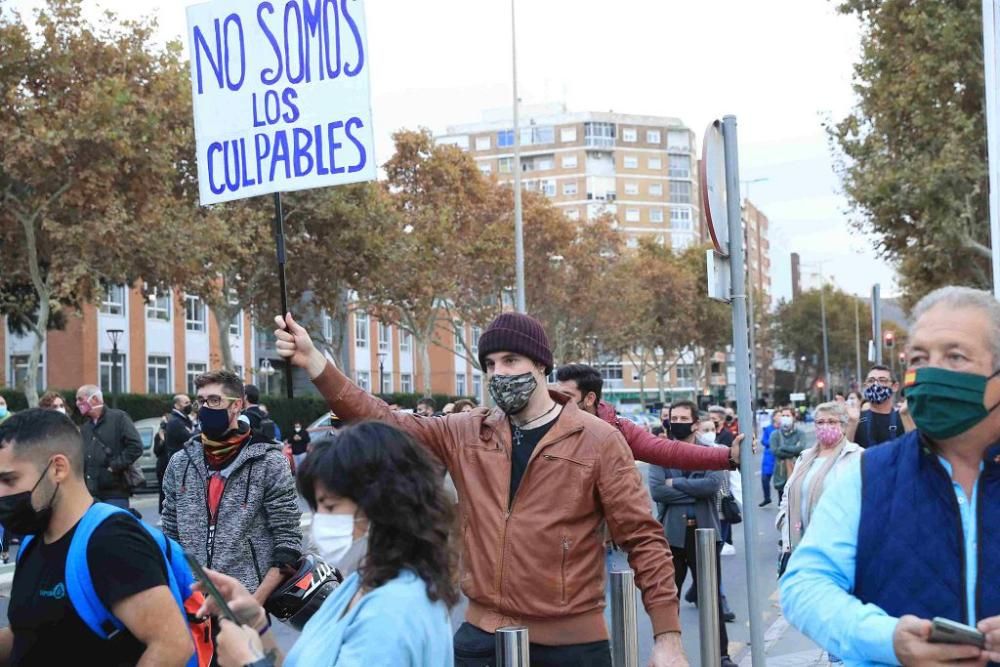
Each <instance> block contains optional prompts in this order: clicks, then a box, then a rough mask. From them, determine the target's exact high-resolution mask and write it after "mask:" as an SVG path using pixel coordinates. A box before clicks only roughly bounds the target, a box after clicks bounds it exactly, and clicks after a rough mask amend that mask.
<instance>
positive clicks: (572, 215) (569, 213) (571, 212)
mask: <svg viewBox="0 0 1000 667" xmlns="http://www.w3.org/2000/svg"><path fill="white" fill-rule="evenodd" d="M566 218H567V219H569V220H579V219H580V209H578V208H570V209H567V210H566Z"/></svg>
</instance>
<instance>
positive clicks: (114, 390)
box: [108, 329, 125, 408]
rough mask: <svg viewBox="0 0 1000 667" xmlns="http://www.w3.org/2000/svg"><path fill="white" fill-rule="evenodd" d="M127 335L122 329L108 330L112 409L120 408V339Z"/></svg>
mask: <svg viewBox="0 0 1000 667" xmlns="http://www.w3.org/2000/svg"><path fill="white" fill-rule="evenodd" d="M123 333H125V332H124V331H123V330H122V329H108V337H109V338H110V339H111V407H113V408H117V407H118V394H119V393H120V392H121V383H120V382H119V381H118V339H119V338H121V336H122V334H123Z"/></svg>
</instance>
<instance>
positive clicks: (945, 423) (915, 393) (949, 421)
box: [905, 368, 1000, 440]
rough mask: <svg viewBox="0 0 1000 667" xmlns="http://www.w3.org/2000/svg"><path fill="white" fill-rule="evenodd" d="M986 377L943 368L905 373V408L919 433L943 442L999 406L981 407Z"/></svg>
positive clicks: (991, 376)
mask: <svg viewBox="0 0 1000 667" xmlns="http://www.w3.org/2000/svg"><path fill="white" fill-rule="evenodd" d="M997 375H1000V371H997V372H996V373H994V374H993V375H990V376H989V377H987V376H985V375H978V374H976V373H961V372H959V371H951V370H948V369H946V368H918V369H916V370H910V371H908V372H907V373H906V383H905V384H906V387H905V392H906V404H907V406H908V408H909V411H910V414H911V415H912V416H913V421H914V422H916V424H917V428H918V429H920V431H921V432H922V433H926V434H927V435H929V436H930V437H932V438H935V439H938V440H942V439H946V438H953V437H955V436H956V435H959V434H962V433H965V432H966V431H968V430H969V429H970V428H972V427H973V426H975V425H976V424H978V423H979V422H981V421H983V420H984V419H986V416H987V415H988V414H990V413H991V412H993V410H995V409H996V408H997V406H1000V403H997V404H996V405H994V406H993V407H991V408H989V409H987V408H986V406H985V405H983V395H984V394H985V392H986V383H987V382H989V381H990V380H992V379H993V378H995V377H996V376H997Z"/></svg>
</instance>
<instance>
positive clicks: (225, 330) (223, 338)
mask: <svg viewBox="0 0 1000 667" xmlns="http://www.w3.org/2000/svg"><path fill="white" fill-rule="evenodd" d="M222 298H223V299H225V298H226V297H225V295H223V297H222ZM237 312H239V311H237ZM212 315H213V316H215V323H216V325H217V326H218V328H219V353H220V354H221V355H222V367H223V368H225V369H226V370H229V371H231V370H233V349H232V348H231V347H230V342H229V323H230V321H232V319H233V317H234V316H235V315H236V313H233V312H232V311H231V309H229V308H227V307H226V306H224V305H222V304H215V305H213V306H212Z"/></svg>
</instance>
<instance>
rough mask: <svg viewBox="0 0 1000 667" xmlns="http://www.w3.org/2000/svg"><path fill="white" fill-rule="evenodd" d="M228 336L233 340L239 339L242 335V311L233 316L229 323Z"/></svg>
mask: <svg viewBox="0 0 1000 667" xmlns="http://www.w3.org/2000/svg"><path fill="white" fill-rule="evenodd" d="M229 335H230V336H233V337H235V338H239V337H240V336H242V335H243V311H242V310H241V311H240V312H238V313H236V314H235V315H233V319H232V321H231V322H230V323H229Z"/></svg>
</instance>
